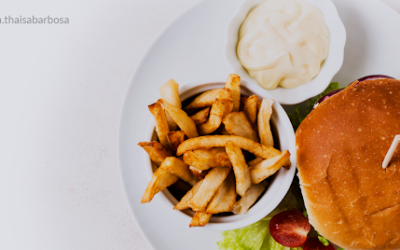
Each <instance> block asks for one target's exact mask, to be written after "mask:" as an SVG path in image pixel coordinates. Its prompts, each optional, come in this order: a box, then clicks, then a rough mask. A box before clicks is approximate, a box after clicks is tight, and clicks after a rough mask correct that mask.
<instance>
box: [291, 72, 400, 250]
mask: <svg viewBox="0 0 400 250" xmlns="http://www.w3.org/2000/svg"><path fill="white" fill-rule="evenodd" d="M396 134H400V81H399V80H396V79H393V78H391V77H387V76H382V75H380V76H368V77H365V78H361V79H359V80H357V81H354V82H353V83H352V84H350V85H349V86H348V87H347V88H345V89H344V90H341V91H335V92H334V93H330V94H328V95H326V96H324V97H322V98H321V99H320V100H319V101H318V102H317V104H316V105H315V106H314V110H312V111H311V113H310V114H309V115H308V116H307V117H306V118H305V119H304V121H303V122H302V123H301V124H300V126H299V128H298V130H297V132H296V145H297V167H298V170H299V179H300V185H301V189H302V194H303V197H304V201H305V206H306V209H307V213H308V218H309V221H310V223H311V225H312V226H313V227H314V228H315V230H316V231H318V232H319V233H320V234H321V235H323V236H324V237H325V238H327V239H328V240H329V241H331V242H332V243H334V244H336V245H338V246H340V247H342V248H344V249H347V250H352V249H373V250H375V249H376V250H378V249H400V149H396V151H395V153H394V155H393V158H392V159H391V161H390V163H389V165H388V167H387V168H385V169H384V168H382V162H383V160H384V158H385V156H386V154H387V152H388V149H389V148H390V146H391V144H392V142H393V138H394V137H395V135H396Z"/></svg>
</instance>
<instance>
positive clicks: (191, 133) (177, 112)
mask: <svg viewBox="0 0 400 250" xmlns="http://www.w3.org/2000/svg"><path fill="white" fill-rule="evenodd" d="M159 101H160V102H161V103H162V105H163V106H164V108H165V110H166V111H167V112H168V114H170V115H171V117H172V119H173V120H174V121H175V122H176V124H178V126H179V127H180V128H181V130H182V131H183V132H185V135H186V136H187V137H188V138H193V137H197V136H199V133H198V132H197V128H196V124H195V123H194V121H193V120H192V119H190V117H189V116H188V115H187V114H186V112H185V111H183V110H182V109H179V108H177V107H174V106H172V105H171V104H170V103H168V102H167V101H165V100H163V99H160V100H159Z"/></svg>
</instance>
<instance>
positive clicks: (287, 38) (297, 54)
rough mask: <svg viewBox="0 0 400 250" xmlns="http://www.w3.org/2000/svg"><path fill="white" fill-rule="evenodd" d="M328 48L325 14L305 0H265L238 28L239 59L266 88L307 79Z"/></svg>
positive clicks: (309, 78)
mask: <svg viewBox="0 0 400 250" xmlns="http://www.w3.org/2000/svg"><path fill="white" fill-rule="evenodd" d="M328 51H329V30H328V28H327V27H326V24H325V21H324V16H323V15H322V13H321V11H320V10H319V9H318V8H316V7H315V6H313V5H311V4H309V3H308V2H306V1H305V0H266V1H265V2H263V3H262V4H260V5H258V6H257V7H255V8H254V9H252V10H251V11H250V12H249V14H248V15H247V17H246V19H245V20H244V22H243V24H242V26H241V28H240V31H239V43H238V45H237V55H238V57H239V60H240V62H241V63H242V65H243V67H244V68H245V69H247V71H248V72H249V75H250V76H251V77H253V78H255V79H257V81H258V82H259V83H260V85H261V86H262V87H264V88H266V89H275V88H276V87H277V86H281V87H283V88H295V87H297V86H299V85H301V84H304V83H307V82H309V81H310V80H311V79H312V78H314V77H315V76H316V75H317V74H318V72H319V71H320V68H321V64H322V62H323V61H324V60H325V59H326V57H327V56H328Z"/></svg>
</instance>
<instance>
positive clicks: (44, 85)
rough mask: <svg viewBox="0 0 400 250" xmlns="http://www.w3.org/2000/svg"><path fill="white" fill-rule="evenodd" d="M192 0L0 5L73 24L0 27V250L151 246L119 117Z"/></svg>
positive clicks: (1, 10)
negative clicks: (141, 223) (143, 68)
mask: <svg viewBox="0 0 400 250" xmlns="http://www.w3.org/2000/svg"><path fill="white" fill-rule="evenodd" d="M199 1H200V0H133V1H123V0H118V1H115V0H113V1H111V0H109V1H94V0H84V1H82V0H73V1H46V0H35V1H29V0H21V1H15V0H14V1H11V0H9V1H4V0H2V1H0V19H2V20H3V18H4V17H5V16H12V17H19V16H24V17H29V16H32V15H34V16H36V17H46V16H48V15H49V16H51V17H68V18H69V22H70V23H69V24H68V25H60V24H59V25H39V24H36V25H34V24H31V25H27V24H19V25H16V24H14V25H11V24H8V25H5V24H0V55H1V56H0V115H1V123H0V152H1V153H0V198H1V203H0V205H1V206H0V249H7V250H9V249H11V250H14V249H17V250H27V249H29V250H36V249H38V250H39V249H40V250H54V249H57V250H63V249H68V250H70V249H74V250H80V249H85V250H89V249H96V250H100V249H119V250H124V249H149V248H148V247H147V246H146V243H145V242H144V240H143V238H142V236H141V235H140V233H139V232H138V228H137V227H136V225H135V224H134V221H133V218H132V215H131V212H130V209H129V207H128V204H127V202H126V198H125V195H124V191H123V188H122V185H121V178H120V173H119V166H118V159H117V155H118V152H117V138H118V137H117V133H118V125H119V124H118V122H119V115H120V112H121V107H122V101H123V97H124V95H125V91H126V89H127V87H128V84H129V81H130V78H131V76H132V73H133V71H134V69H135V67H136V66H137V65H138V63H139V61H140V59H141V57H142V56H143V54H144V52H145V50H146V49H147V48H148V46H149V44H150V43H151V42H152V40H153V39H154V38H155V37H156V36H157V34H158V33H159V32H160V31H161V30H162V29H163V28H164V27H166V25H167V24H168V23H169V22H171V21H172V20H173V19H174V18H175V17H176V16H178V15H179V14H180V13H182V12H184V11H185V10H187V9H188V8H190V7H191V6H193V5H194V4H195V3H197V2H199ZM383 2H385V3H387V4H388V5H389V6H391V7H392V8H394V9H395V10H396V11H398V12H400V2H399V1H396V0H383ZM155 73H156V72H155Z"/></svg>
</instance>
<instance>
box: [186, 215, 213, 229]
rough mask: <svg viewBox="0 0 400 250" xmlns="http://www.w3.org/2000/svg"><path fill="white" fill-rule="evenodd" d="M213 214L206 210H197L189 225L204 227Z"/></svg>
mask: <svg viewBox="0 0 400 250" xmlns="http://www.w3.org/2000/svg"><path fill="white" fill-rule="evenodd" d="M211 215H212V214H207V213H205V212H201V211H197V212H196V213H195V214H194V216H193V218H192V221H190V224H189V227H204V226H205V225H206V224H207V223H208V221H209V220H210V218H211Z"/></svg>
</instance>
